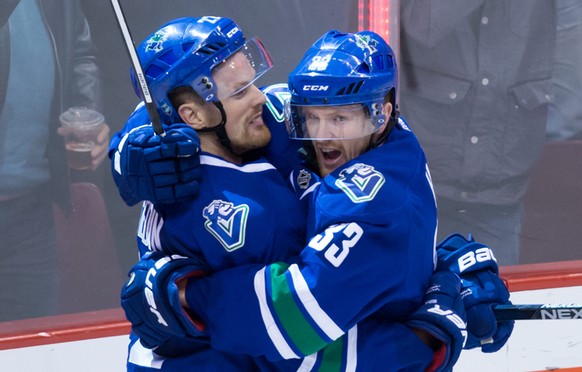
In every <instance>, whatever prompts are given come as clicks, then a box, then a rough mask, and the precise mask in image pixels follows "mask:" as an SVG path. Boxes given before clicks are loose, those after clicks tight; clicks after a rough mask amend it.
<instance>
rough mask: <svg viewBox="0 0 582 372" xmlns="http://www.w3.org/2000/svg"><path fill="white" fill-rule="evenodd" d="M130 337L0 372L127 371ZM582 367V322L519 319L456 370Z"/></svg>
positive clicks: (576, 293) (28, 351)
mask: <svg viewBox="0 0 582 372" xmlns="http://www.w3.org/2000/svg"><path fill="white" fill-rule="evenodd" d="M511 300H512V301H513V302H514V303H515V304H525V303H531V304H533V303H536V304H537V303H581V302H582V286H577V287H565V288H551V289H543V290H534V291H523V292H514V293H512V297H511ZM127 340H128V338H127V336H116V337H106V338H100V339H91V340H83V341H74V342H64V343H58V344H50V345H43V346H33V347H26V348H19V349H11V350H4V351H0V370H2V371H18V372H78V371H83V372H103V371H107V372H117V371H119V372H123V371H125V351H126V346H127ZM568 367H582V319H580V320H520V321H517V322H516V325H515V330H514V332H513V334H512V336H511V339H510V341H509V342H508V344H507V345H506V346H505V347H504V348H503V349H501V350H500V351H498V352H497V353H493V354H484V353H481V352H480V351H476V350H469V351H463V354H462V355H461V359H460V360H459V362H458V364H457V366H456V367H455V372H480V371H483V372H491V371H494V372H504V371H508V372H509V371H510V372H521V371H542V370H547V369H550V368H568Z"/></svg>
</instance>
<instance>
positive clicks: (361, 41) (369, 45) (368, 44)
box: [354, 34, 378, 53]
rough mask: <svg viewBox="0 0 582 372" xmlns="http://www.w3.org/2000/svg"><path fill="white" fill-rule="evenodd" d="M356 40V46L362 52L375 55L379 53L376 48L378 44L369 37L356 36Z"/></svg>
mask: <svg viewBox="0 0 582 372" xmlns="http://www.w3.org/2000/svg"><path fill="white" fill-rule="evenodd" d="M354 36H355V38H356V45H357V46H358V47H360V48H361V49H362V50H366V49H367V50H368V51H369V52H370V53H375V52H376V51H378V49H377V48H376V45H377V42H376V40H373V39H372V38H371V37H370V36H369V35H358V34H355V35H354Z"/></svg>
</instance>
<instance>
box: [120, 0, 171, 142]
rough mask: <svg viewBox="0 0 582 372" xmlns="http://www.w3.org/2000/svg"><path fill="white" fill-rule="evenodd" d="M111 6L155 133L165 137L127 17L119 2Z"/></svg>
mask: <svg viewBox="0 0 582 372" xmlns="http://www.w3.org/2000/svg"><path fill="white" fill-rule="evenodd" d="M111 5H113V10H114V11H115V16H116V17H117V24H118V25H119V29H120V30H121V34H122V35H123V40H124V41H125V46H126V47H127V51H128V52H129V57H130V59H131V65H132V67H133V70H134V71H135V75H136V76H137V79H138V81H139V87H140V90H141V93H142V96H143V97H144V101H145V106H146V108H147V110H148V114H149V115H150V119H151V120H152V125H153V127H154V131H155V132H156V134H158V135H160V136H164V135H165V133H164V129H163V128H162V121H161V119H160V114H159V113H158V109H157V108H156V105H155V103H154V101H153V99H152V96H151V94H150V89H149V87H148V84H147V81H146V79H145V76H144V73H143V69H142V68H141V64H140V62H139V58H138V57H137V53H136V51H135V45H134V43H133V38H132V37H131V33H130V32H129V28H128V27H127V22H126V21H125V16H124V14H123V10H122V9H121V4H120V3H119V0H111Z"/></svg>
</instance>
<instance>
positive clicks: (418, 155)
mask: <svg viewBox="0 0 582 372" xmlns="http://www.w3.org/2000/svg"><path fill="white" fill-rule="evenodd" d="M291 180H292V182H293V186H294V188H295V190H296V191H297V194H298V195H299V196H300V197H301V199H302V200H303V201H306V202H307V204H308V206H309V213H308V219H307V221H308V224H307V229H308V236H310V237H312V238H311V239H310V241H309V242H308V244H307V246H306V247H305V248H304V249H303V250H302V252H301V253H300V255H299V256H297V257H295V258H293V259H289V260H286V261H284V262H276V263H272V264H270V265H266V266H265V265H261V264H257V265H246V266H239V267H236V268H232V269H228V270H224V271H221V272H218V273H215V274H213V275H211V276H209V277H206V278H202V279H199V280H195V281H191V282H190V284H189V286H188V288H187V298H188V302H189V305H190V306H191V307H192V308H194V309H195V310H196V311H197V312H198V314H199V315H200V316H201V318H202V319H203V320H204V321H205V322H206V323H207V324H208V330H209V332H210V334H211V342H212V345H213V347H215V348H216V349H218V350H224V351H230V352H242V353H245V354H250V355H255V356H262V357H266V358H267V359H269V360H280V359H294V358H303V357H305V356H310V357H309V358H311V359H314V360H316V361H318V362H319V363H322V362H323V361H324V360H325V356H326V353H325V352H326V349H324V348H325V347H326V346H328V345H333V344H334V343H335V342H339V343H340V344H344V345H345V343H346V342H347V344H349V342H348V341H347V340H348V339H349V331H350V330H352V329H354V328H353V327H354V326H355V325H356V323H358V322H360V321H362V320H364V319H366V318H368V320H366V321H365V322H364V323H362V324H360V325H359V327H360V328H362V327H364V328H365V329H377V328H374V327H366V325H367V323H366V322H379V324H383V325H384V326H385V327H387V330H386V332H387V333H388V334H392V335H394V334H398V335H399V336H398V337H397V338H395V339H393V340H392V342H393V343H397V341H396V340H401V339H405V338H406V337H407V336H410V333H411V332H410V330H407V329H403V328H405V327H403V326H402V325H401V324H396V323H393V324H389V321H394V322H399V321H403V320H405V319H406V317H407V315H408V314H410V313H411V312H412V311H413V310H415V309H416V308H417V307H418V306H419V304H420V302H421V300H422V298H423V296H424V291H425V289H426V286H427V284H428V280H429V278H430V276H431V274H432V271H433V268H434V263H435V252H434V245H435V234H436V205H435V200H434V193H433V190H432V185H431V181H430V174H429V171H428V167H427V165H426V159H425V157H424V154H423V152H422V149H421V148H420V146H419V144H418V142H417V140H416V138H415V136H414V134H413V133H412V132H411V131H410V129H409V128H408V127H407V125H406V123H405V122H404V121H403V120H401V121H400V122H399V123H398V125H397V126H396V128H395V129H394V130H393V131H392V133H391V134H390V135H389V137H388V139H387V141H386V142H385V144H384V145H383V146H380V147H378V148H376V149H373V150H371V151H368V152H366V153H365V154H363V155H361V156H359V157H358V158H356V159H353V160H352V161H350V162H348V163H346V164H345V165H344V166H342V167H340V168H339V169H337V170H336V171H334V172H332V173H331V174H329V175H328V176H327V177H325V178H323V179H319V178H318V177H317V176H316V175H315V174H313V173H311V172H310V171H309V170H308V169H306V168H299V169H297V170H296V171H295V172H294V173H293V174H292V176H291ZM379 319H383V321H384V323H382V321H380V320H379ZM235 330H236V331H235ZM397 330H400V332H397ZM344 335H345V336H344ZM346 337H347V338H346ZM357 339H358V340H362V339H365V340H368V341H369V340H372V341H370V342H369V343H368V345H372V344H374V342H373V335H366V337H364V336H362V335H361V336H360V337H358V338H357ZM364 345H366V344H365V343H357V342H356V344H355V345H354V344H352V346H355V349H352V355H351V357H355V358H356V359H357V360H358V361H363V360H364V359H366V358H370V360H374V361H377V360H378V358H380V359H384V362H385V363H388V365H391V366H394V369H395V370H397V369H398V368H399V365H398V363H399V362H398V360H400V359H399V358H400V357H403V355H405V353H402V354H398V353H397V352H396V353H395V354H392V353H390V352H389V348H390V347H391V346H394V345H390V346H389V345H384V346H383V347H382V348H381V349H373V350H372V349H369V348H365V347H363V346H364ZM376 345H377V344H376ZM377 346H378V345H377ZM358 348H359V349H358ZM322 349H323V350H322ZM340 349H341V348H340ZM421 349H422V347H420V349H417V350H421ZM321 350H322V351H321ZM327 350H329V349H327ZM341 350H343V351H344V352H345V351H346V350H345V349H341ZM425 351H426V350H425ZM318 352H319V353H318ZM359 352H362V353H363V354H361V355H360V357H357V356H355V354H353V353H356V354H357V353H359ZM314 353H318V354H314ZM420 354H421V353H420V352H419V354H417V355H416V357H417V358H419V359H416V360H417V362H419V363H420V360H421V359H422V357H421V356H420ZM338 355H339V354H338ZM363 355H365V356H364V357H362V356H363ZM349 356H350V355H346V354H344V355H343V357H341V358H340V359H338V360H337V361H338V363H340V365H342V368H346V366H347V364H346V363H347V358H346V357H349ZM309 358H308V359H309ZM328 358H329V355H328ZM404 359H406V358H404ZM429 361H430V360H429ZM423 362H426V360H424V361H423ZM402 363H403V364H402V365H401V366H402V367H403V368H407V367H410V366H411V365H412V363H414V358H412V359H406V361H404V360H402ZM406 363H408V364H406ZM360 366H362V365H361V364H360ZM417 366H418V365H417ZM391 368H392V367H391Z"/></svg>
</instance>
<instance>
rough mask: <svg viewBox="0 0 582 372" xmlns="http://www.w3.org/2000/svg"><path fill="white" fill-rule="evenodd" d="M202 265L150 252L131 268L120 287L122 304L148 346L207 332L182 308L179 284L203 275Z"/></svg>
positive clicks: (198, 335)
mask: <svg viewBox="0 0 582 372" xmlns="http://www.w3.org/2000/svg"><path fill="white" fill-rule="evenodd" d="M203 267H204V266H203V265H202V264H201V263H200V261H199V260H197V259H192V258H186V257H183V256H178V255H173V256H165V255H164V254H163V253H162V252H151V253H147V254H146V255H144V256H143V257H142V259H141V260H140V261H139V262H138V263H137V264H136V265H134V266H133V267H132V268H131V270H130V272H129V275H130V278H129V280H128V282H127V283H126V284H125V285H124V286H123V288H122V290H121V306H122V307H123V310H124V311H125V316H126V318H127V320H129V321H130V322H131V326H132V331H133V332H134V333H136V334H137V335H138V336H139V337H140V339H141V343H142V344H143V345H144V346H145V347H148V348H152V349H153V348H156V347H158V346H160V345H162V344H164V343H166V342H168V341H169V340H171V339H172V338H174V339H175V338H177V337H178V338H196V337H200V336H204V335H205V333H204V325H203V324H202V323H201V322H196V321H194V320H192V319H191V318H190V317H189V316H188V314H186V312H185V311H184V310H183V308H182V306H181V304H180V296H179V291H178V284H177V283H178V282H179V281H180V280H182V279H185V278H188V277H192V276H200V275H203V274H204V271H203Z"/></svg>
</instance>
